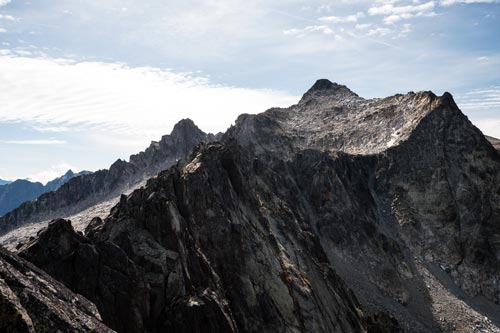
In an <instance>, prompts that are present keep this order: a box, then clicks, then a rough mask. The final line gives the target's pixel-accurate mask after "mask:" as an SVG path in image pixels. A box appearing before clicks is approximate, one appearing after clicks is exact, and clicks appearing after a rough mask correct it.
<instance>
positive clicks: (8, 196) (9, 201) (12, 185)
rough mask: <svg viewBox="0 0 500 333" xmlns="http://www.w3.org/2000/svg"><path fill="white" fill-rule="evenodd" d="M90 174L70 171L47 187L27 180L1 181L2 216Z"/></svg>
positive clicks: (0, 212) (0, 208)
mask: <svg viewBox="0 0 500 333" xmlns="http://www.w3.org/2000/svg"><path fill="white" fill-rule="evenodd" d="M90 173H91V172H90V171H81V172H78V173H74V172H73V171H71V170H68V172H66V173H65V174H64V175H63V176H61V177H58V178H56V179H54V180H51V181H50V182H48V183H47V184H46V185H45V186H44V185H43V184H41V183H39V182H32V181H29V180H26V179H18V180H16V181H14V182H9V181H4V180H1V181H0V216H3V215H5V214H7V213H8V212H10V211H12V210H13V209H15V208H17V207H19V205H21V204H22V203H23V202H26V201H31V200H34V199H36V198H38V197H39V196H40V195H42V194H44V193H47V192H51V191H55V190H57V189H58V188H59V187H60V186H61V185H63V184H65V183H66V182H67V181H68V180H70V179H72V178H74V177H77V176H81V175H86V174H90Z"/></svg>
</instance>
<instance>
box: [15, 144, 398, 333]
mask: <svg viewBox="0 0 500 333" xmlns="http://www.w3.org/2000/svg"><path fill="white" fill-rule="evenodd" d="M194 156H195V157H194V159H193V160H192V161H191V162H190V163H189V164H186V165H184V166H182V167H174V168H171V169H170V170H168V171H165V172H162V173H161V174H160V175H159V176H158V177H156V178H154V179H151V180H150V181H149V182H148V185H147V186H146V187H145V188H144V189H140V190H137V191H135V192H133V194H131V195H130V196H129V197H128V198H125V197H123V200H122V201H121V202H120V203H119V205H118V206H117V207H115V209H114V210H113V212H112V214H111V215H110V216H109V217H108V218H107V219H106V220H105V221H104V223H103V224H101V223H95V227H94V228H93V227H90V228H89V230H88V231H87V236H88V237H84V236H81V235H78V234H76V233H74V232H72V228H71V225H70V223H69V222H68V221H65V220H58V221H54V222H52V223H51V224H50V225H49V227H48V228H47V229H46V230H44V231H43V232H41V233H40V235H39V237H38V239H36V240H33V241H32V242H31V243H28V244H26V245H25V246H24V247H22V248H21V249H20V251H21V255H22V256H23V257H26V258H28V259H29V260H31V261H32V262H33V263H35V264H36V265H37V266H39V267H41V268H43V269H44V270H46V271H47V272H48V273H49V274H51V275H52V276H54V277H55V278H57V279H59V280H61V281H63V282H64V283H65V284H66V285H67V286H68V287H69V288H71V289H72V290H74V291H75V292H78V293H81V294H82V295H85V296H86V297H87V298H89V299H90V300H92V301H94V302H95V304H96V305H97V307H98V308H99V309H100V312H101V314H102V316H103V320H104V322H106V323H107V324H108V325H109V326H110V327H112V328H114V329H116V330H117V331H118V332H143V331H148V332H162V331H164V330H173V331H180V332H198V331H204V332H238V331H242V332H280V331H286V330H289V331H292V332H362V331H365V330H368V331H373V332H376V328H380V329H382V328H383V329H382V331H390V329H392V330H394V331H398V330H399V328H398V324H397V322H396V321H394V320H392V319H388V323H387V322H384V323H383V324H381V323H380V322H377V320H376V317H368V316H366V315H364V314H363V312H362V308H361V306H360V305H359V304H358V302H357V301H356V298H355V296H354V295H353V294H352V292H350V291H349V290H348V289H347V288H346V287H345V284H344V282H343V281H342V279H341V278H340V277H339V276H338V275H337V273H336V272H335V270H334V269H333V267H332V266H331V264H330V262H329V260H328V258H327V256H326V254H325V252H324V251H323V249H322V246H321V244H320V242H319V238H318V237H317V236H316V234H315V232H314V230H312V229H311V225H309V224H308V221H307V219H305V218H304V217H302V216H296V217H294V214H295V213H296V212H294V211H293V210H292V208H291V207H290V206H288V205H289V204H290V201H289V200H288V199H287V201H288V202H285V201H283V202H280V201H278V200H279V198H278V197H276V196H275V191H277V190H279V188H278V187H276V186H277V185H273V182H281V181H283V180H286V178H285V179H280V178H277V179H275V178H274V176H275V174H276V171H277V170H272V169H269V168H267V167H266V166H265V165H263V164H260V163H259V161H258V160H255V157H254V156H252V155H251V154H249V153H248V152H247V151H246V150H245V149H242V148H241V147H237V146H229V147H228V146H224V145H221V144H212V145H209V146H206V147H199V150H198V151H197V152H196V153H195V155H194ZM291 167H292V166H290V168H291ZM269 176H271V177H269ZM284 177H287V176H286V175H284ZM292 190H299V189H298V188H293V189H292ZM283 195H285V193H283ZM286 195H292V193H286ZM291 198H292V197H290V198H289V199H291ZM302 208H303V209H306V208H307V207H302ZM301 213H302V214H307V211H303V212H301ZM60 244H65V245H68V247H61V246H60ZM82 272H86V277H85V278H83V279H82V278H81V276H82ZM117 295H118V296H117ZM384 315H385V316H386V317H388V318H389V316H387V315H386V314H383V313H382V314H380V316H381V317H382V316H384ZM202 328H203V329H202Z"/></svg>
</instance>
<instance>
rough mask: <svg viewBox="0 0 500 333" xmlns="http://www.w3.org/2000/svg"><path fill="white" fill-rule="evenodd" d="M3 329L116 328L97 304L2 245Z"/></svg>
mask: <svg viewBox="0 0 500 333" xmlns="http://www.w3.org/2000/svg"><path fill="white" fill-rule="evenodd" d="M0 331H1V332H12V333H15V332H23V333H27V332H30V333H31V332H33V333H35V332H36V333H45V332H46V333H52V332H82V333H83V332H90V331H92V332H103V333H105V332H110V333H111V332H114V331H112V330H111V329H109V328H107V327H106V326H105V325H104V324H103V323H101V321H100V316H99V312H97V309H96V307H95V305H94V304H92V303H91V302H89V301H88V300H87V299H85V298H84V297H82V296H80V295H76V294H74V293H73V292H71V291H70V290H68V289H67V288H66V287H64V286H63V285H62V284H61V283H60V282H58V281H55V280H54V279H53V278H51V277H50V276H49V275H48V274H46V273H45V272H43V271H41V270H40V269H38V268H36V267H35V266H34V265H32V264H30V263H28V262H26V261H24V260H23V259H21V258H19V257H17V256H15V255H13V254H11V253H9V252H8V251H6V250H4V249H3V248H0Z"/></svg>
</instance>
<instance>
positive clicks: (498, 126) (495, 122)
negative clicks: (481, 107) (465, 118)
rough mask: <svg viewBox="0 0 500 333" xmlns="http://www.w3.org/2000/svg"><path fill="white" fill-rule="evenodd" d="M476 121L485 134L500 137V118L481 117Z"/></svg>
mask: <svg viewBox="0 0 500 333" xmlns="http://www.w3.org/2000/svg"><path fill="white" fill-rule="evenodd" d="M474 123H475V125H476V126H477V127H478V128H479V129H480V130H481V131H482V132H483V133H484V134H485V135H489V136H492V137H494V138H497V139H498V138H500V118H489V119H479V120H476V121H475V122H474Z"/></svg>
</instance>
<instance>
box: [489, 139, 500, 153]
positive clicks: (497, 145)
mask: <svg viewBox="0 0 500 333" xmlns="http://www.w3.org/2000/svg"><path fill="white" fill-rule="evenodd" d="M486 139H488V141H489V142H490V143H491V144H492V145H493V147H495V149H496V150H498V151H500V140H499V139H497V138H492V137H491V136H486Z"/></svg>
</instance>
